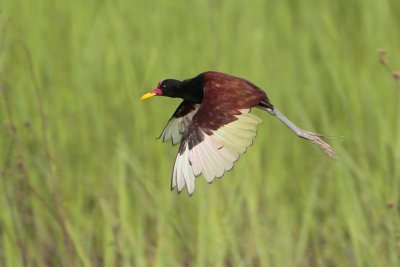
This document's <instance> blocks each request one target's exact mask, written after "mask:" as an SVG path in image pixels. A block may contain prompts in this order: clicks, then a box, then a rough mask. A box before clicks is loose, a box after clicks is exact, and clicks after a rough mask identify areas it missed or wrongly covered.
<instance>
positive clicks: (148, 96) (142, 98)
mask: <svg viewBox="0 0 400 267" xmlns="http://www.w3.org/2000/svg"><path fill="white" fill-rule="evenodd" d="M155 95H156V94H155V93H147V94H144V95H142V97H141V98H140V100H142V101H143V100H145V99H147V98H150V97H152V96H155Z"/></svg>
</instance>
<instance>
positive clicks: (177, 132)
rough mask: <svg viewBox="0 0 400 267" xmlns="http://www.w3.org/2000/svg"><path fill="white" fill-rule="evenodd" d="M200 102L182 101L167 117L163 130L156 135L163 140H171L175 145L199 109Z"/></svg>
mask: <svg viewBox="0 0 400 267" xmlns="http://www.w3.org/2000/svg"><path fill="white" fill-rule="evenodd" d="M199 106H200V104H195V103H191V102H186V101H183V102H182V103H181V104H180V105H179V106H178V108H177V109H176V110H175V112H174V114H173V115H172V117H171V118H170V119H169V121H168V123H167V125H165V127H164V130H163V131H162V133H161V134H160V136H159V137H158V138H159V139H162V141H163V142H167V141H168V140H172V144H173V145H176V144H178V143H179V142H180V141H181V137H182V134H183V132H184V131H185V129H186V128H187V127H188V126H189V124H190V122H191V121H192V118H193V116H194V114H196V112H197V110H198V109H199Z"/></svg>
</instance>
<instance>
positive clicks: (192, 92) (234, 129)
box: [141, 71, 336, 196]
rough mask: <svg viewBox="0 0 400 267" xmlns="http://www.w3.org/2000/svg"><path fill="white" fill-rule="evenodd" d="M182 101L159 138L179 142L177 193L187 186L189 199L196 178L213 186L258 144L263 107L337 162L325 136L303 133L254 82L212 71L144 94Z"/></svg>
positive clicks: (174, 176) (175, 176)
mask: <svg viewBox="0 0 400 267" xmlns="http://www.w3.org/2000/svg"><path fill="white" fill-rule="evenodd" d="M153 96H166V97H171V98H181V99H183V101H182V102H181V103H180V105H179V106H178V108H177V109H176V110H175V112H174V113H173V115H172V117H171V118H170V119H169V121H168V123H167V124H166V125H165V127H164V129H163V131H162V132H161V134H160V136H159V139H161V140H162V141H163V142H167V141H170V140H171V142H172V144H173V145H176V144H178V143H179V149H178V153H177V156H176V159H175V163H174V167H173V171H172V177H171V191H172V190H174V189H175V188H176V189H177V191H178V193H180V192H181V191H182V190H183V188H184V187H185V185H186V188H187V191H188V194H189V196H192V195H193V193H194V189H195V179H196V178H197V177H198V176H200V175H203V176H204V178H205V179H206V180H207V182H208V183H212V182H213V181H214V180H215V179H216V178H220V177H222V176H223V175H224V173H225V172H227V171H230V170H231V169H232V168H233V165H234V163H235V162H236V161H237V160H238V158H239V156H240V155H241V154H243V153H244V152H245V151H246V150H247V148H248V147H250V146H251V145H252V143H253V139H254V138H255V136H256V132H257V126H258V125H259V124H260V123H261V122H262V121H261V119H260V118H259V117H258V116H256V115H254V114H253V113H251V112H250V111H251V109H253V108H258V109H261V110H264V111H266V112H268V113H269V114H271V115H272V116H274V117H276V118H278V119H279V120H280V121H281V122H282V123H284V124H285V125H286V126H287V127H288V128H289V129H290V130H291V131H293V132H294V133H295V134H296V135H297V136H298V137H300V138H303V139H305V140H307V141H309V142H311V143H313V144H314V145H316V146H318V147H319V148H321V149H322V150H323V151H324V152H325V153H326V154H327V155H328V156H329V157H331V158H332V159H336V154H335V151H334V150H333V149H332V147H331V146H330V145H329V144H328V143H326V142H325V141H324V140H323V138H325V137H324V136H323V135H320V134H317V133H313V132H310V131H306V130H303V129H301V128H299V127H297V126H296V125H295V124H294V123H293V122H292V121H290V120H289V119H288V118H287V117H285V116H284V115H283V114H282V113H281V112H280V111H279V110H278V109H277V108H276V107H275V106H274V105H272V103H271V101H270V100H269V98H268V96H267V94H266V93H265V92H264V91H263V90H262V89H261V88H260V87H258V86H257V85H255V84H254V83H252V82H250V81H248V80H246V79H244V78H240V77H236V76H233V75H230V74H226V73H222V72H217V71H206V72H203V73H201V74H199V75H197V76H195V77H194V78H190V79H185V80H176V79H164V80H162V81H160V82H159V83H158V85H157V87H156V88H155V89H154V90H152V91H150V92H148V93H146V94H144V95H143V96H142V97H141V100H145V99H148V98H151V97H153Z"/></svg>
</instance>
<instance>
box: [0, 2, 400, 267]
mask: <svg viewBox="0 0 400 267" xmlns="http://www.w3.org/2000/svg"><path fill="white" fill-rule="evenodd" d="M0 8H1V14H0V49H1V52H0V53H1V54H0V79H1V92H0V96H1V98H0V123H1V124H0V175H1V176H0V180H1V181H0V190H1V195H0V207H1V209H0V266H371V267H375V266H400V257H399V256H400V228H399V227H400V218H399V205H400V195H399V194H400V167H399V166H400V165H398V163H399V162H400V134H399V133H400V122H399V120H400V115H399V112H400V110H399V99H398V96H397V95H398V93H399V92H398V90H399V88H398V87H397V86H396V83H395V82H394V79H393V78H392V77H391V76H390V75H388V73H386V72H385V69H384V68H383V67H382V66H381V65H380V64H379V61H378V56H377V54H376V49H377V48H385V49H386V50H387V51H388V58H389V60H390V64H391V65H390V66H393V67H395V66H396V65H397V66H398V68H400V49H399V47H400V35H399V34H398V33H399V31H400V1H397V0H381V1H372V0H366V1H360V0H354V1H345V0H339V1H325V0H323V1H319V0H311V1H297V2H296V1H290V0H282V1H261V0H256V1H251V2H250V1H239V0H232V1H212V0H209V1H201V0H191V1H183V0H177V1H166V0H165V1H154V0H152V1H151V0H149V1H140V0H133V1H93V0H92V1H76V0H72V1H49V0H39V1H12V0H6V1H3V2H2V4H1V6H0ZM205 70H219V71H223V72H227V73H231V74H234V75H237V76H241V77H245V78H247V79H249V80H251V81H253V82H254V83H256V84H257V85H259V86H260V87H262V88H264V89H265V90H266V92H267V93H268V95H269V97H270V99H271V101H272V103H273V104H274V105H275V106H277V107H278V108H279V109H280V110H281V111H282V112H283V113H284V114H285V115H287V116H288V117H289V118H291V119H292V120H293V121H294V122H296V124H298V125H299V126H300V127H302V128H305V129H309V130H312V131H316V132H321V133H324V134H329V135H336V136H344V140H343V141H333V142H331V143H332V144H333V146H334V147H335V149H336V150H337V152H338V156H339V161H338V162H334V161H332V160H331V159H329V158H328V157H327V156H325V155H324V154H323V153H322V152H321V151H320V150H318V149H317V148H316V147H314V146H312V145H311V144H309V143H307V142H304V141H302V140H300V139H298V138H297V137H296V136H294V135H293V134H292V133H291V132H290V131H288V130H287V129H286V128H285V126H283V125H282V124H281V123H279V122H278V121H277V120H276V119H274V118H273V117H271V116H269V115H268V114H267V113H265V112H264V113H263V112H261V111H255V112H256V113H257V114H258V115H259V116H260V117H262V118H263V120H264V123H263V125H261V127H259V132H258V136H257V138H256V140H255V144H254V146H253V147H252V148H250V149H249V151H248V152H247V153H246V154H245V155H243V156H242V158H241V160H240V161H239V162H238V163H237V164H236V165H235V168H234V170H233V171H231V172H229V173H227V174H226V175H225V176H224V178H223V179H221V180H218V181H216V182H215V183H213V185H211V186H210V185H208V184H207V183H206V181H205V180H204V179H203V178H199V179H197V184H196V190H195V194H194V196H193V197H192V198H189V197H188V196H187V194H186V193H184V194H181V195H177V194H176V193H175V192H170V191H169V186H170V175H171V171H172V166H173V162H174V159H175V153H176V150H177V149H176V147H171V146H170V145H169V144H166V145H165V144H162V143H161V142H160V141H156V140H155V137H157V136H158V134H159V133H160V131H161V130H162V128H163V126H164V125H165V123H166V122H167V120H168V119H169V116H170V115H171V114H172V113H173V112H174V110H175V108H176V106H177V104H178V103H179V101H178V100H173V99H166V98H153V99H151V100H149V101H148V102H145V103H141V102H140V100H139V97H140V96H141V95H142V94H143V93H145V92H147V91H149V90H150V89H153V87H154V86H156V84H157V82H158V81H159V80H161V79H163V78H177V79H184V78H189V77H193V76H194V75H196V74H198V73H200V72H202V71H205Z"/></svg>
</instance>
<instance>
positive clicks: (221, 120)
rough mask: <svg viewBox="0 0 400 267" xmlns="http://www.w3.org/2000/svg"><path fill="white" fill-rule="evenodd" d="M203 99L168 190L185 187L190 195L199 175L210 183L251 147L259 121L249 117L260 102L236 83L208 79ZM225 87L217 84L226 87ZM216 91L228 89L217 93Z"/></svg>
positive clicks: (258, 96) (255, 94)
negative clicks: (252, 109)
mask: <svg viewBox="0 0 400 267" xmlns="http://www.w3.org/2000/svg"><path fill="white" fill-rule="evenodd" d="M210 80H211V82H208V83H206V84H205V88H204V98H203V101H202V103H201V106H200V107H199V109H198V111H197V113H196V114H195V115H194V116H193V119H192V122H191V123H190V125H189V126H188V127H187V128H186V130H185V132H184V134H183V136H182V141H181V144H180V147H179V153H178V155H177V157H176V160H175V165H174V170H173V173H172V181H171V189H174V188H175V187H177V189H178V192H180V191H182V189H183V187H184V186H185V185H186V186H187V190H188V192H189V195H192V194H193V191H194V187H195V185H194V180H195V177H197V176H199V175H201V174H203V175H204V177H205V179H206V180H207V182H209V183H212V182H213V181H214V180H215V178H217V177H221V176H222V175H223V174H224V173H225V172H226V171H229V170H230V169H232V167H233V164H234V162H235V161H236V160H237V159H238V158H239V156H240V155H241V154H243V153H244V152H245V151H246V149H247V148H248V147H249V146H251V144H252V143H253V139H254V137H255V136H256V131H257V129H256V128H257V125H258V124H260V123H261V120H260V119H259V118H258V117H257V116H255V115H253V114H251V113H250V108H251V107H254V106H256V105H257V104H258V103H259V102H260V100H261V99H263V98H264V95H263V93H259V92H258V91H255V90H254V89H253V87H251V85H248V84H245V83H243V82H242V81H240V80H237V79H231V80H227V79H226V78H225V79H222V80H218V79H215V78H214V79H210ZM226 82H228V83H229V84H220V83H226ZM218 88H229V90H228V89H224V90H218Z"/></svg>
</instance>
